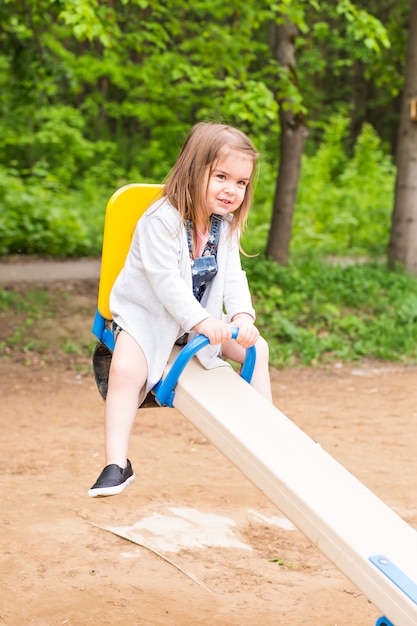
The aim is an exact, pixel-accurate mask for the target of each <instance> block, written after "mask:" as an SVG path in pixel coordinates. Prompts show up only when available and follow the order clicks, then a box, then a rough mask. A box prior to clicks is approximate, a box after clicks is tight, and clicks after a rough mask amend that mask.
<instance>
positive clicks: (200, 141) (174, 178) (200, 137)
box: [163, 122, 259, 233]
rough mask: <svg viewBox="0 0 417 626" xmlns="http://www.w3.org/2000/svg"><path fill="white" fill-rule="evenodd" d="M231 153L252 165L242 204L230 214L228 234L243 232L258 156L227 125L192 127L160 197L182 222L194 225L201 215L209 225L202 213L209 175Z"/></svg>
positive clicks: (242, 135)
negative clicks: (238, 154)
mask: <svg viewBox="0 0 417 626" xmlns="http://www.w3.org/2000/svg"><path fill="white" fill-rule="evenodd" d="M234 151H236V152H240V153H241V154H242V155H243V156H246V157H248V158H249V159H252V161H253V168H252V174H251V177H250V180H249V183H248V185H247V186H246V189H245V196H244V199H243V202H242V204H241V205H240V207H239V208H238V209H237V210H236V211H235V212H234V213H233V216H234V219H233V220H232V223H231V233H233V232H235V231H236V230H238V231H239V232H241V231H243V230H244V228H245V226H246V222H247V218H248V213H249V209H250V206H251V204H252V199H253V188H254V183H255V178H256V165H257V159H258V157H259V153H258V152H257V150H256V148H255V147H254V145H253V144H252V142H251V141H250V139H249V138H248V137H247V136H246V135H245V134H244V133H243V132H242V131H240V130H238V129H237V128H234V127H233V126H229V125H227V124H215V123H211V122H200V123H198V124H196V125H195V126H193V128H192V129H191V131H190V133H189V135H188V137H187V139H186V141H185V143H184V145H183V147H182V149H181V152H180V154H179V156H178V159H177V161H176V163H175V165H174V167H173V168H172V170H171V172H170V173H169V175H168V177H167V180H166V182H165V186H164V191H163V194H164V195H165V196H166V197H167V198H168V199H169V201H170V202H171V204H172V205H173V206H174V207H175V208H176V209H177V210H178V211H179V213H180V215H181V217H182V219H183V220H191V222H192V223H193V224H196V222H197V220H198V219H199V220H200V221H201V217H202V216H201V212H202V211H203V217H204V221H207V222H208V221H209V216H208V214H207V213H206V214H205V215H204V209H205V207H206V195H207V185H208V180H209V178H210V174H211V172H212V171H213V169H214V165H215V164H216V162H217V161H218V160H219V159H220V158H222V157H224V156H225V155H226V154H228V153H229V152H234Z"/></svg>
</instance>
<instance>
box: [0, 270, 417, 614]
mask: <svg viewBox="0 0 417 626" xmlns="http://www.w3.org/2000/svg"><path fill="white" fill-rule="evenodd" d="M44 287H45V288H47V289H49V290H56V289H62V288H63V285H62V283H59V282H50V283H48V284H47V285H44ZM19 289H24V286H22V287H19ZM65 289H67V290H68V289H69V290H70V292H71V294H72V306H73V309H74V308H75V309H76V310H77V311H78V313H77V314H76V315H75V317H74V316H72V318H69V317H68V315H67V314H66V311H65V309H67V308H68V307H67V305H66V304H65V303H64V302H63V304H62V306H63V310H62V315H61V316H56V317H55V318H54V320H53V321H52V320H51V319H48V320H45V322H44V323H40V324H39V325H38V327H37V328H36V329H34V333H44V334H45V335H46V334H47V335H48V336H49V337H51V338H53V337H54V336H59V335H60V334H62V332H65V331H68V329H69V328H70V327H71V325H73V327H74V328H75V329H76V330H74V332H77V333H79V334H81V337H82V338H85V340H86V341H88V340H90V339H91V334H90V333H91V331H90V328H91V321H92V311H94V307H95V301H96V294H97V289H96V283H95V282H94V281H92V280H79V281H73V282H71V281H70V282H68V281H66V282H65ZM54 324H55V325H56V326H54ZM46 361H47V359H45V360H43V359H42V358H39V359H38V360H36V359H34V358H33V357H32V358H31V360H30V359H29V358H27V359H26V360H25V357H24V356H22V357H19V358H12V357H7V358H5V357H2V358H1V359H0V376H1V379H2V381H3V384H2V402H1V424H2V437H1V439H0V446H1V453H2V459H3V469H2V472H1V474H0V484H1V487H2V505H1V523H2V528H3V532H2V535H1V544H2V546H1V550H2V562H3V567H2V572H1V574H0V584H1V588H2V590H3V592H2V599H1V601H0V623H3V624H7V625H8V626H15V625H16V626H17V625H20V624H34V625H38V626H55V625H61V624H68V625H72V626H81V625H84V624H86V623H88V624H89V625H90V626H99V625H100V626H101V625H102V624H112V626H119V625H120V626H122V625H123V626H129V625H135V624H140V625H154V624H155V625H157V624H167V625H168V624H170V625H178V626H191V625H195V624H206V625H210V626H211V625H217V624H218V625H222V626H226V625H228V626H234V625H236V626H238V625H242V626H249V625H251V626H252V625H253V624H262V625H271V626H272V625H274V626H275V625H282V626H287V625H290V624H291V625H292V624H294V625H295V624H308V625H309V626H336V625H337V626H353V625H354V626H365V625H366V626H367V625H370V626H374V624H375V622H376V620H377V619H378V617H380V616H381V612H380V611H379V610H378V609H377V608H376V607H375V606H373V605H372V604H371V603H370V602H369V601H368V599H367V598H366V597H365V596H364V595H363V594H362V593H361V592H360V591H359V590H358V589H357V588H356V587H355V586H354V585H353V584H352V583H351V582H350V581H349V580H348V579H347V578H345V576H344V575H343V574H341V573H340V572H339V570H338V569H337V568H336V567H335V566H333V565H332V564H331V563H330V562H329V561H328V560H327V559H326V557H324V556H323V555H322V554H321V552H319V551H318V550H317V549H316V548H315V547H314V546H313V545H311V543H310V542H309V541H308V540H307V539H306V538H305V537H304V536H303V535H302V534H301V533H300V532H299V531H298V530H297V529H295V528H294V527H293V526H292V524H290V523H289V522H288V520H286V519H285V518H284V516H283V515H282V514H281V513H280V511H279V510H278V509H277V508H276V507H275V506H274V505H272V504H271V503H270V502H269V500H268V499H267V498H266V497H265V496H263V495H262V494H261V493H260V492H259V491H258V490H257V489H256V488H255V487H254V486H252V484H251V483H250V482H249V481H248V480H247V479H246V478H244V477H243V476H242V474H241V473H240V472H239V471H238V470H237V469H235V468H234V467H233V466H232V465H231V463H230V462H229V461H228V460H227V459H226V458H225V457H224V456H223V455H222V454H221V453H220V452H218V451H217V449H216V448H215V447H214V446H213V445H212V444H211V443H210V442H208V441H207V439H205V438H204V437H203V436H202V435H201V433H199V431H197V430H196V429H195V428H194V427H193V426H192V425H191V424H190V423H189V422H188V421H187V420H186V419H185V418H184V417H183V416H182V415H181V414H180V413H179V412H178V411H177V410H176V409H170V408H155V409H142V410H140V411H139V412H138V417H137V421H136V424H135V428H134V433H133V437H132V443H131V460H132V464H133V466H134V468H135V471H136V475H137V479H136V482H135V483H134V484H133V485H132V486H131V487H129V488H128V489H127V490H126V491H125V492H124V493H123V494H122V495H120V496H115V497H112V498H107V499H89V498H88V497H87V490H88V488H89V487H90V486H91V485H90V483H92V481H93V480H94V479H95V477H96V474H97V472H98V470H99V469H100V467H101V465H102V461H103V456H102V454H103V450H102V447H103V438H102V437H103V428H102V418H103V403H102V400H101V398H100V396H99V394H98V391H97V388H96V386H95V382H94V379H93V376H92V374H91V372H89V370H88V369H87V368H86V369H84V370H83V369H81V370H80V369H77V368H74V367H72V366H71V358H70V357H68V358H67V359H66V358H64V357H61V358H56V360H55V361H54V362H46ZM416 378H417V368H415V367H405V366H402V365H399V364H392V363H372V362H364V363H361V364H357V365H353V366H352V365H349V366H347V365H343V364H341V363H334V364H332V365H331V366H328V367H320V368H294V369H287V370H283V371H273V372H272V380H273V392H274V401H275V404H276V406H277V407H279V408H280V409H281V411H283V412H284V413H285V414H286V415H287V416H288V417H289V418H290V419H291V420H292V421H294V423H295V424H297V425H298V426H299V427H300V428H301V429H302V430H304V431H305V432H306V433H307V434H308V435H309V436H310V437H311V438H312V439H314V440H315V441H317V442H318V443H319V444H320V445H321V446H322V448H324V449H325V450H326V451H327V452H329V453H330V454H331V455H332V456H333V457H334V458H335V459H337V460H338V461H339V462H340V463H341V464H342V465H344V466H345V467H346V468H347V469H348V470H349V471H350V472H352V473H353V474H354V475H355V476H356V477H357V478H359V480H360V481H362V482H363V483H364V484H365V485H366V486H367V487H369V488H370V489H371V490H372V491H373V492H374V493H375V494H376V495H377V496H378V497H379V498H381V499H382V500H383V501H384V502H386V503H387V504H388V505H389V506H390V507H391V508H392V509H393V510H394V511H395V512H396V513H398V514H399V515H400V516H401V517H402V518H403V519H405V520H406V521H407V522H408V524H410V525H411V526H412V527H414V528H417V505H416V500H415V494H416V493H417V460H416V455H415V432H416V422H417V409H416V407H417V386H416ZM305 471H306V473H308V472H309V468H308V467H307V466H306V468H305ZM120 535H124V537H122V536H120ZM126 536H127V537H128V538H125V537H126ZM396 626H401V625H396Z"/></svg>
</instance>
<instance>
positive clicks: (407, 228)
mask: <svg viewBox="0 0 417 626" xmlns="http://www.w3.org/2000/svg"><path fill="white" fill-rule="evenodd" d="M413 99H417V0H413V2H412V3H411V14H410V26H409V31H408V42H407V54H406V69H405V83H404V91H403V95H402V106H401V120H400V126H399V132H398V143H397V155H396V157H397V158H396V160H397V179H396V184H395V200H394V210H393V215H392V224H391V237H390V242H389V247H388V263H389V266H390V267H391V268H394V267H395V265H396V264H398V263H400V264H401V265H403V267H404V268H405V269H406V270H407V271H408V272H410V273H412V274H417V113H416V119H412V115H411V109H412V102H413Z"/></svg>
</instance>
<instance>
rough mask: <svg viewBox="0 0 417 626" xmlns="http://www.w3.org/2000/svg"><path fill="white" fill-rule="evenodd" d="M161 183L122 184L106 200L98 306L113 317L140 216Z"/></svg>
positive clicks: (107, 317)
mask: <svg viewBox="0 0 417 626" xmlns="http://www.w3.org/2000/svg"><path fill="white" fill-rule="evenodd" d="M162 187H163V186H162V185H147V184H139V183H134V184H131V185H125V186H124V187H121V188H120V189H118V190H117V191H115V193H114V194H113V195H112V197H111V198H110V200H109V201H108V203H107V207H106V215H105V219H104V233H103V249H102V256H101V269H100V284H99V290H98V302H97V309H98V312H99V313H100V315H102V316H103V317H104V318H105V319H107V320H111V318H112V315H111V313H110V307H109V298H110V291H111V289H112V287H113V283H114V281H115V280H116V278H117V276H118V275H119V273H120V270H121V269H122V267H123V265H124V262H125V259H126V256H127V253H128V251H129V247H130V242H131V241H132V237H133V233H134V231H135V226H136V223H137V221H138V219H139V218H140V217H141V215H142V214H143V213H144V212H145V211H146V209H147V208H148V207H149V206H150V205H151V204H152V202H154V201H155V200H157V199H158V198H159V197H160V196H161V191H162Z"/></svg>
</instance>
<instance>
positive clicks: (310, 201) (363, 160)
mask: <svg viewBox="0 0 417 626" xmlns="http://www.w3.org/2000/svg"><path fill="white" fill-rule="evenodd" d="M347 124H348V118H347V117H345V116H342V115H336V116H334V117H333V118H332V119H331V120H330V122H329V125H328V127H327V129H326V132H325V134H324V139H323V142H322V144H321V146H320V148H319V149H318V150H317V152H316V153H315V154H314V155H313V156H307V155H305V156H304V157H303V161H302V168H301V177H300V183H299V189H298V197H297V203H296V209H295V213H294V221H293V231H292V238H291V256H292V258H293V259H297V258H300V257H310V256H311V255H313V256H314V257H315V258H323V257H326V256H336V257H340V256H348V257H352V258H358V257H362V256H366V257H372V258H375V257H381V256H384V255H385V253H386V248H387V244H388V238H389V230H390V225H391V211H392V206H393V201H394V200H393V196H394V185H395V168H394V166H393V164H392V161H391V158H390V157H388V156H387V155H386V154H385V153H384V151H383V150H382V147H381V142H380V140H379V138H378V136H377V135H376V134H375V132H374V130H373V129H372V127H371V126H369V125H368V124H365V125H364V126H363V128H362V132H361V134H360V136H359V137H358V140H357V142H356V145H355V149H354V153H353V156H352V158H349V157H348V155H347V153H346V150H345V148H344V139H345V136H346V133H347ZM275 177H276V164H274V163H271V162H268V161H263V162H262V163H261V173H260V179H259V183H258V186H257V190H256V195H255V203H254V207H253V209H252V212H251V215H250V218H249V230H248V231H247V233H246V234H245V236H244V239H243V246H244V249H245V250H246V251H247V252H249V253H251V254H256V253H258V252H262V251H263V250H265V247H266V241H267V238H268V232H269V224H270V222H271V207H272V198H273V194H274V188H275Z"/></svg>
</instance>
